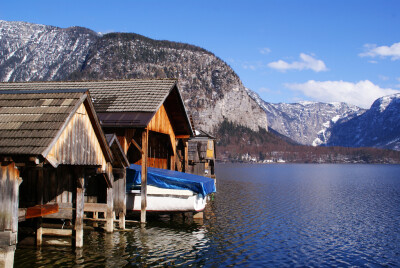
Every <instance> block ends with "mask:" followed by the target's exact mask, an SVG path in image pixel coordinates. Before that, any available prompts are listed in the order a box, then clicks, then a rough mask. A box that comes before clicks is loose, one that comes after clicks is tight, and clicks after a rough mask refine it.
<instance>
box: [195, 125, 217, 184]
mask: <svg viewBox="0 0 400 268" xmlns="http://www.w3.org/2000/svg"><path fill="white" fill-rule="evenodd" d="M215 140H216V138H215V137H213V136H211V135H210V134H208V133H206V132H204V131H202V130H198V129H196V130H195V136H194V137H192V138H190V140H189V156H188V158H189V173H192V174H196V175H200V176H206V177H209V178H213V179H215V152H216V151H215Z"/></svg>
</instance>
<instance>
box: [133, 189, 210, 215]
mask: <svg viewBox="0 0 400 268" xmlns="http://www.w3.org/2000/svg"><path fill="white" fill-rule="evenodd" d="M206 203H207V202H206V197H203V196H202V195H201V194H196V193H194V192H192V191H189V190H173V189H162V188H158V187H154V186H148V189H147V207H146V211H159V212H162V211H203V210H204V208H205V206H206ZM126 206H127V210H133V211H140V210H141V195H140V191H138V190H136V191H135V190H133V191H131V192H130V193H127V200H126Z"/></svg>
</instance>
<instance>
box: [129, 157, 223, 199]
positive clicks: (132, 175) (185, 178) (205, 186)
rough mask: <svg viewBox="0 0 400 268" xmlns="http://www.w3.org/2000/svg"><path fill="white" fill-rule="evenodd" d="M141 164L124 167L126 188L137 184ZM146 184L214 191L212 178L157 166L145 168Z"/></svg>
mask: <svg viewBox="0 0 400 268" xmlns="http://www.w3.org/2000/svg"><path fill="white" fill-rule="evenodd" d="M141 173H142V166H139V165H135V164H132V165H130V166H129V167H128V168H127V169H126V189H127V190H131V189H132V187H133V186H135V185H139V184H140V183H141V180H142V176H141ZM147 184H148V185H153V186H157V187H160V188H167V189H180V190H191V191H193V192H195V193H199V194H202V195H203V196H206V195H208V194H211V193H213V192H215V191H216V189H215V183H214V179H211V178H207V177H202V176H198V175H193V174H188V173H183V172H178V171H172V170H167V169H159V168H151V167H149V168H147Z"/></svg>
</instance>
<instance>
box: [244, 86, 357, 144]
mask: <svg viewBox="0 0 400 268" xmlns="http://www.w3.org/2000/svg"><path fill="white" fill-rule="evenodd" d="M247 92H248V94H249V95H250V96H251V97H252V98H253V99H254V100H255V101H256V102H257V103H258V104H259V105H260V107H262V108H263V110H264V111H265V112H266V114H267V117H268V126H269V127H270V128H272V129H274V130H275V131H277V132H279V133H280V134H282V135H285V136H287V137H289V138H291V139H292V140H295V141H297V142H298V143H300V144H305V145H314V146H317V145H320V144H322V143H323V142H324V141H325V140H326V139H325V135H326V130H327V129H328V128H330V127H331V126H332V125H334V124H335V123H336V122H338V121H339V120H349V119H351V118H353V117H355V116H358V115H360V114H362V113H363V112H364V111H365V110H364V109H361V108H359V107H357V106H354V105H349V104H346V103H343V102H342V103H339V102H335V103H322V102H299V103H269V102H265V101H264V100H262V99H261V98H260V96H259V95H258V94H257V93H255V92H253V91H251V90H249V89H247Z"/></svg>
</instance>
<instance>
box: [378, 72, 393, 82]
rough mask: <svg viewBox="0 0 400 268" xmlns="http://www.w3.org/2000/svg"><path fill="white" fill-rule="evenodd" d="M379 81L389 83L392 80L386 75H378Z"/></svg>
mask: <svg viewBox="0 0 400 268" xmlns="http://www.w3.org/2000/svg"><path fill="white" fill-rule="evenodd" d="M378 77H379V79H381V80H383V81H388V80H389V79H390V78H389V77H388V76H385V75H381V74H380V75H378Z"/></svg>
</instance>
